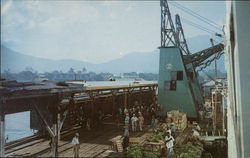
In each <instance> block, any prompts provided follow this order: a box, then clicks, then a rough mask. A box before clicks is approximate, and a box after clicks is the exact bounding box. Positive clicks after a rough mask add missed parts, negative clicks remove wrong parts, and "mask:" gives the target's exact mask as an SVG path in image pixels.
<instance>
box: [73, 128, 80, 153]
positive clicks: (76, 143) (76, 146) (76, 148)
mask: <svg viewBox="0 0 250 158" xmlns="http://www.w3.org/2000/svg"><path fill="white" fill-rule="evenodd" d="M72 144H73V145H74V146H73V151H74V157H79V149H80V144H79V133H76V134H75V136H74V138H73V139H72Z"/></svg>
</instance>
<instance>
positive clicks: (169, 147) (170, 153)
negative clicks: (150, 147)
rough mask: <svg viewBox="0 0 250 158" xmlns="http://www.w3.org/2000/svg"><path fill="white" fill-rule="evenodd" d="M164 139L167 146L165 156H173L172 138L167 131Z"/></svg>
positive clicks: (169, 157)
mask: <svg viewBox="0 0 250 158" xmlns="http://www.w3.org/2000/svg"><path fill="white" fill-rule="evenodd" d="M165 141H166V147H167V158H171V157H173V147H174V138H173V137H172V136H171V134H170V133H169V132H167V136H166V137H165Z"/></svg>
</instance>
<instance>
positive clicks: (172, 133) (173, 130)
mask: <svg viewBox="0 0 250 158" xmlns="http://www.w3.org/2000/svg"><path fill="white" fill-rule="evenodd" d="M170 129H171V135H172V136H173V137H174V138H175V133H176V126H175V124H174V123H171V125H170Z"/></svg>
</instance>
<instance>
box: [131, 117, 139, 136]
mask: <svg viewBox="0 0 250 158" xmlns="http://www.w3.org/2000/svg"><path fill="white" fill-rule="evenodd" d="M137 121H138V118H137V117H136V116H135V114H133V117H132V118H131V124H132V131H133V132H135V131H136V129H137Z"/></svg>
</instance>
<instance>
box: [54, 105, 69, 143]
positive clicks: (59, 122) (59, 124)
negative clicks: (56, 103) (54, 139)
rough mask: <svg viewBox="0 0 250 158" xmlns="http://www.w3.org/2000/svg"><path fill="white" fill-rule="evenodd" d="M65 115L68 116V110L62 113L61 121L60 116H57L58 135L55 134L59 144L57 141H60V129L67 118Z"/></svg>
mask: <svg viewBox="0 0 250 158" xmlns="http://www.w3.org/2000/svg"><path fill="white" fill-rule="evenodd" d="M67 114H68V110H67V111H65V112H64V114H63V120H62V121H61V117H60V114H58V133H57V136H58V142H59V140H61V129H62V126H63V123H64V121H65V119H66V117H67Z"/></svg>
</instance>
